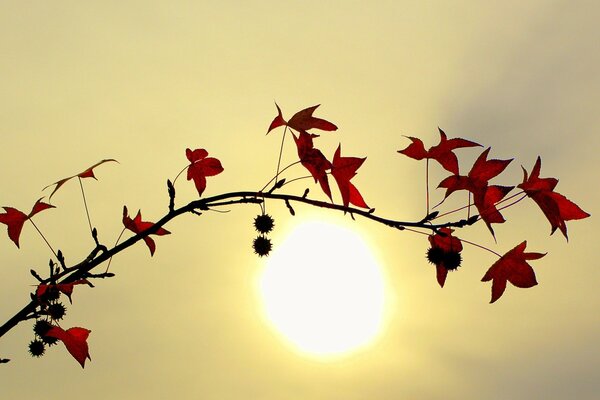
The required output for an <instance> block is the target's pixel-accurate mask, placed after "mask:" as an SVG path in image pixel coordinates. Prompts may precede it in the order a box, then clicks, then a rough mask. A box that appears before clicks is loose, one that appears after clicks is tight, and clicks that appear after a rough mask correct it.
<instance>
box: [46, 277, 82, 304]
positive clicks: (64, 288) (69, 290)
mask: <svg viewBox="0 0 600 400" xmlns="http://www.w3.org/2000/svg"><path fill="white" fill-rule="evenodd" d="M84 283H85V284H89V283H90V282H88V280H87V279H79V280H77V281H75V282H71V283H57V284H54V285H53V284H45V283H41V284H39V285H38V287H37V289H36V291H35V295H36V297H37V298H38V299H39V298H40V297H42V296H43V295H44V293H46V291H48V289H49V288H51V287H55V288H56V289H58V290H59V291H60V292H62V293H64V294H65V295H66V296H67V297H68V298H69V301H71V294H73V286H75V285H81V284H84Z"/></svg>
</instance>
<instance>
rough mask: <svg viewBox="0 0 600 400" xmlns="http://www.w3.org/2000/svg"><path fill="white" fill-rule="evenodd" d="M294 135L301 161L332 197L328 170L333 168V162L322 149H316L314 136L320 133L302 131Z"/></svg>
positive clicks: (324, 190)
mask: <svg viewBox="0 0 600 400" xmlns="http://www.w3.org/2000/svg"><path fill="white" fill-rule="evenodd" d="M292 136H293V137H294V141H295V142H296V147H297V148H298V157H299V158H300V163H301V164H302V165H303V166H304V167H305V168H306V169H307V170H308V171H309V172H310V174H311V175H312V176H313V178H314V179H315V182H319V184H320V185H321V189H323V192H325V194H326V195H327V196H328V197H329V199H331V189H330V188H329V181H328V179H327V172H326V171H327V170H329V169H331V162H329V160H327V158H325V156H324V155H323V153H321V150H319V149H315V148H314V146H313V138H314V137H317V136H318V135H315V134H312V133H307V132H305V131H301V132H300V133H299V135H298V137H296V135H294V134H292Z"/></svg>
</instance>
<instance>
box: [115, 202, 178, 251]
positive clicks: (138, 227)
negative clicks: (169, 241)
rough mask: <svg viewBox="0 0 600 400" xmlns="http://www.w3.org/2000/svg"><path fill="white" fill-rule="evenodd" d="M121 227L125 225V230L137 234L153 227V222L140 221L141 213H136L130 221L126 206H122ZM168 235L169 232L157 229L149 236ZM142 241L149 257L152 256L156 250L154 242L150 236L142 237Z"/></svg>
mask: <svg viewBox="0 0 600 400" xmlns="http://www.w3.org/2000/svg"><path fill="white" fill-rule="evenodd" d="M123 225H125V228H127V229H129V230H130V231H132V232H133V233H135V234H138V233H141V232H144V231H146V230H148V229H150V228H152V227H153V226H154V222H147V221H142V213H141V211H138V213H137V214H136V216H135V218H134V219H131V218H130V217H129V214H128V212H127V206H123ZM170 233H171V232H169V231H168V230H166V229H164V228H158V229H157V230H156V232H153V233H151V234H150V235H157V236H163V235H168V234H170ZM142 240H143V241H144V242H145V243H146V246H148V248H149V249H150V256H153V255H154V251H155V250H156V244H155V243H154V240H153V239H152V238H151V237H150V236H144V238H143V239H142Z"/></svg>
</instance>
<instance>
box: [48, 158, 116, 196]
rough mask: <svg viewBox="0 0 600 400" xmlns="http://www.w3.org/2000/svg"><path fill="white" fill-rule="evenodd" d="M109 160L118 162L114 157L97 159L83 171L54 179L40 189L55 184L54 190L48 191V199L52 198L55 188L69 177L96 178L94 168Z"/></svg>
mask: <svg viewBox="0 0 600 400" xmlns="http://www.w3.org/2000/svg"><path fill="white" fill-rule="evenodd" d="M110 161H114V162H118V161H117V160H114V159H112V158H108V159H105V160H102V161H99V162H97V163H96V164H94V165H92V166H91V167H89V168H88V169H86V170H85V171H83V172H80V173H78V174H75V175H73V176H69V177H68V178H63V179H60V180H58V181H56V182H54V183H52V184H50V185H48V186H46V187H45V188H44V189H42V190H45V189H47V188H49V187H50V186H54V185H56V186H55V187H54V190H53V191H52V193H50V196H49V197H48V199H52V196H54V193H56V191H57V190H58V189H59V188H60V187H61V186H62V185H64V184H65V183H67V182H68V181H69V180H71V179H73V178H94V179H97V178H96V176H95V175H94V168H96V167H97V166H99V165H101V164H104V163H107V162H110Z"/></svg>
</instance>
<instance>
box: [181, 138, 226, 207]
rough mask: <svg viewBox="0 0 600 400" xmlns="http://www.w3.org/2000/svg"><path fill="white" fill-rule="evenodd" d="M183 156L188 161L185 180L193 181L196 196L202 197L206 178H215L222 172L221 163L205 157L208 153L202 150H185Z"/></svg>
mask: <svg viewBox="0 0 600 400" xmlns="http://www.w3.org/2000/svg"><path fill="white" fill-rule="evenodd" d="M185 155H186V157H187V159H188V160H189V161H190V165H189V166H188V168H187V180H188V181H189V180H192V179H193V180H194V184H195V185H196V190H198V195H199V196H202V192H204V189H205V188H206V177H207V176H215V175H218V174H220V173H221V172H223V167H222V166H221V161H219V160H217V159H216V158H213V157H207V156H208V152H207V151H206V150H204V149H196V150H194V151H192V150H190V149H186V150H185Z"/></svg>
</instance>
